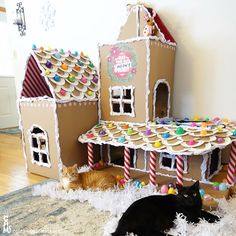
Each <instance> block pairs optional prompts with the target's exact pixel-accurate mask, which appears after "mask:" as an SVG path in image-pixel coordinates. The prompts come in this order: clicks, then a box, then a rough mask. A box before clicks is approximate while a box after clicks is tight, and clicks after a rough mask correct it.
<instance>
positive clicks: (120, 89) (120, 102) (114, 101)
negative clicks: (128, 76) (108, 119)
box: [109, 85, 135, 117]
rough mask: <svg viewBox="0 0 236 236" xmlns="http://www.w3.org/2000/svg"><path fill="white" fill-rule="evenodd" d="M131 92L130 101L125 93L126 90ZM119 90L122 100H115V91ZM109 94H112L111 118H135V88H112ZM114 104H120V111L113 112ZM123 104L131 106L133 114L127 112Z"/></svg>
mask: <svg viewBox="0 0 236 236" xmlns="http://www.w3.org/2000/svg"><path fill="white" fill-rule="evenodd" d="M128 89H129V90H131V91H130V96H131V98H130V99H127V98H124V91H125V90H128ZM117 90H119V94H120V98H113V91H117ZM109 93H110V115H111V116H121V115H124V116H131V117H135V112H134V87H133V86H131V85H130V86H111V87H110V88H109ZM113 103H117V104H119V108H120V111H119V112H116V111H113ZM123 104H130V106H131V112H125V111H124V107H123Z"/></svg>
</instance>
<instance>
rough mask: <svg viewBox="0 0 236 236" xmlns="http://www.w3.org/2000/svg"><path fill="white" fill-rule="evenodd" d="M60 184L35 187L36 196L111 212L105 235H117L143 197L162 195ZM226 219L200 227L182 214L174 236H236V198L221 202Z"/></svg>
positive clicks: (145, 190) (147, 190)
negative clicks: (64, 188)
mask: <svg viewBox="0 0 236 236" xmlns="http://www.w3.org/2000/svg"><path fill="white" fill-rule="evenodd" d="M56 186H57V182H56V181H50V182H47V183H45V184H42V185H36V186H34V187H33V195H34V196H48V197H50V198H54V199H55V198H56V199H63V200H68V201H70V200H78V201H80V202H85V201H88V203H90V204H91V205H92V206H93V207H95V208H97V209H98V210H100V211H109V212H110V214H111V216H112V219H111V220H110V221H109V222H108V223H107V224H106V225H105V226H104V236H108V235H110V233H111V232H114V230H115V228H116V226H117V223H118V220H119V218H120V216H121V215H122V213H123V212H124V211H125V210H126V209H127V208H128V206H129V205H130V204H131V203H132V202H134V201H136V200H137V199H140V198H142V197H145V196H148V195H152V194H160V193H158V192H156V191H154V189H153V188H150V187H148V186H146V187H144V188H142V189H138V188H137V187H134V186H132V185H130V186H129V185H127V186H125V189H124V190H122V191H105V192H101V191H96V192H95V191H85V190H77V191H70V192H66V191H57V190H56ZM214 213H215V214H217V215H219V216H221V217H222V219H221V221H220V222H218V223H215V224H210V223H208V222H205V221H201V222H200V223H199V224H198V225H192V224H188V223H187V222H186V220H185V219H184V217H183V216H181V215H178V216H177V219H176V221H175V224H176V226H175V228H173V229H171V230H170V231H169V233H170V234H172V235H176V236H177V235H178V236H180V235H181V236H187V235H191V236H235V235H236V199H235V198H233V199H231V200H229V201H226V200H224V199H221V200H219V210H217V211H216V212H214Z"/></svg>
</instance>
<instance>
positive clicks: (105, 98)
mask: <svg viewBox="0 0 236 236" xmlns="http://www.w3.org/2000/svg"><path fill="white" fill-rule="evenodd" d="M114 45H117V44H114ZM114 45H104V46H101V47H100V59H101V64H100V66H101V67H100V79H101V119H102V120H107V121H127V122H140V123H141V122H145V121H146V114H145V113H146V109H145V106H146V103H145V97H146V90H145V88H146V73H147V56H146V54H147V48H146V40H141V41H134V42H130V43H125V45H128V46H129V47H131V48H133V49H134V50H135V52H136V57H137V71H136V74H135V75H134V78H133V79H132V80H130V81H128V82H122V81H120V82H118V81H113V80H111V79H109V76H108V59H107V57H108V55H109V52H110V50H111V48H112V47H113V46H114ZM129 85H132V86H133V87H134V113H135V117H130V116H124V115H119V116H117V115H110V100H109V99H110V93H109V87H111V86H129Z"/></svg>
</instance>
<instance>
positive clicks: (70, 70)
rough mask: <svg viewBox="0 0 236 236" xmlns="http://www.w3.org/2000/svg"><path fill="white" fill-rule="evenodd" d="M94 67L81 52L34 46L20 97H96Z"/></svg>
mask: <svg viewBox="0 0 236 236" xmlns="http://www.w3.org/2000/svg"><path fill="white" fill-rule="evenodd" d="M99 88H100V83H99V80H98V75H97V70H96V68H95V66H94V65H93V63H92V62H91V60H90V59H89V58H88V57H87V56H86V55H84V53H80V54H79V53H78V52H75V53H71V52H70V51H68V52H65V51H64V50H60V51H57V50H44V49H43V48H40V49H37V48H35V47H34V48H33V50H32V53H31V55H30V57H29V59H28V61H27V67H26V72H25V78H24V81H23V86H22V92H21V97H27V98H28V97H43V96H46V97H53V98H55V99H56V100H63V101H67V100H83V99H84V100H90V99H96V98H97V94H98V90H99Z"/></svg>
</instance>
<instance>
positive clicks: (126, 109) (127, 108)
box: [123, 103, 132, 113]
mask: <svg viewBox="0 0 236 236" xmlns="http://www.w3.org/2000/svg"><path fill="white" fill-rule="evenodd" d="M123 109H124V113H132V108H131V104H129V103H124V104H123Z"/></svg>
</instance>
